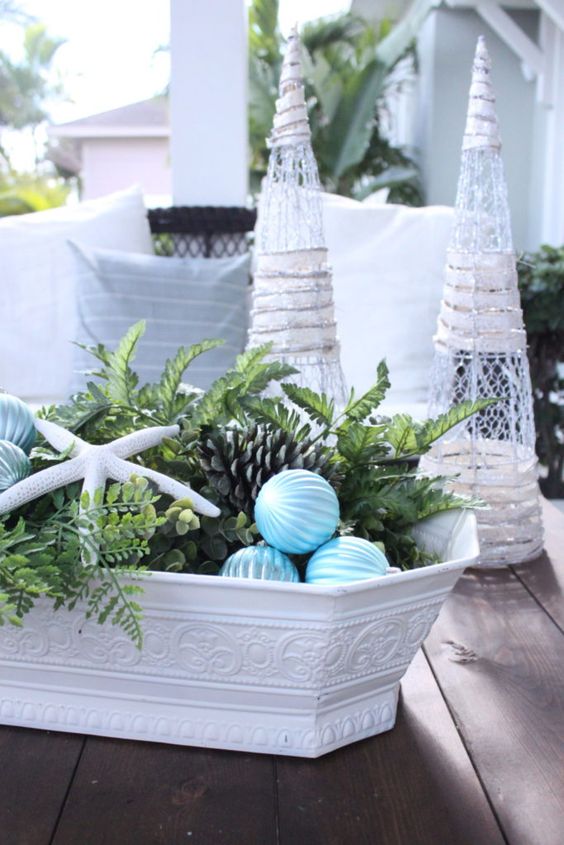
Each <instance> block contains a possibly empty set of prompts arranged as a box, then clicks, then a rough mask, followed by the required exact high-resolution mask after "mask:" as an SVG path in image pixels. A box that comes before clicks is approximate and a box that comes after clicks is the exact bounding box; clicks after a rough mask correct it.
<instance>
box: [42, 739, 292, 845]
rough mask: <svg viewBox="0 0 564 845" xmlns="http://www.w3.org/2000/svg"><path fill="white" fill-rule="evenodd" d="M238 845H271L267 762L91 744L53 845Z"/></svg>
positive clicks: (269, 768) (169, 748) (217, 754)
mask: <svg viewBox="0 0 564 845" xmlns="http://www.w3.org/2000/svg"><path fill="white" fill-rule="evenodd" d="M242 831H244V835H242ZM243 841H244V842H247V843H257V845H258V843H260V845H270V843H274V842H275V841H276V826H275V813H274V769H273V762H272V759H271V758H269V757H262V756H258V755H251V754H239V753H235V752H228V751H207V750H203V749H198V748H179V747H175V746H172V745H158V744H154V743H141V742H125V741H122V740H113V739H101V738H98V737H96V738H93V737H90V738H89V739H88V740H87V743H86V747H85V750H84V753H83V755H82V758H81V761H80V765H79V767H78V770H77V773H76V777H75V780H74V781H73V785H72V788H71V790H70V792H69V795H68V799H67V802H66V805H65V808H64V810H63V813H62V816H61V820H60V823H59V826H58V828H57V831H56V834H55V836H54V838H53V845H77V843H80V845H116V843H120V845H122V843H123V845H125V843H135V845H149V843H150V845H176V843H182V845H186V843H187V842H188V843H189V842H193V843H205V845H207V843H210V844H211V843H215V842H221V843H222V845H240V843H241V842H243Z"/></svg>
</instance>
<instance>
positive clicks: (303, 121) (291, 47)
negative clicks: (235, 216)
mask: <svg viewBox="0 0 564 845" xmlns="http://www.w3.org/2000/svg"><path fill="white" fill-rule="evenodd" d="M268 144H269V146H270V148H271V153H270V160H269V165H268V172H267V175H266V177H265V180H264V183H263V188H262V195H261V201H260V207H259V219H258V225H257V242H256V252H257V266H256V271H255V276H254V288H253V307H252V311H251V326H250V330H249V342H248V346H249V347H255V346H259V345H261V344H263V343H267V342H271V343H272V344H273V346H272V356H273V357H275V358H276V359H278V360H282V361H285V362H287V363H289V364H291V365H292V366H295V367H296V368H297V369H299V371H300V373H299V375H297V376H294V377H293V379H292V380H293V381H294V382H296V383H297V384H301V385H304V386H307V387H310V388H312V389H313V390H316V391H318V392H323V393H326V394H328V395H329V396H331V397H333V398H334V399H335V400H336V402H337V404H338V405H339V404H340V405H343V404H344V403H345V402H346V398H347V397H346V387H345V381H344V377H343V372H342V368H341V361H340V347H339V342H338V339H337V328H336V322H335V315H334V304H333V282H332V275H331V269H330V267H329V265H328V263H327V249H326V246H325V238H324V234H323V219H322V205H321V187H320V183H319V174H318V170H317V163H316V161H315V157H314V155H313V150H312V147H311V133H310V128H309V122H308V116H307V106H306V102H305V96H304V84H303V78H302V69H301V59H300V42H299V38H298V35H297V33H296V31H295V30H294V31H292V33H291V35H290V37H289V39H288V46H287V49H286V55H285V57H284V62H283V65H282V72H281V77H280V97H279V99H278V100H277V101H276V114H275V116H274V125H273V129H272V133H271V136H270V138H269V139H268Z"/></svg>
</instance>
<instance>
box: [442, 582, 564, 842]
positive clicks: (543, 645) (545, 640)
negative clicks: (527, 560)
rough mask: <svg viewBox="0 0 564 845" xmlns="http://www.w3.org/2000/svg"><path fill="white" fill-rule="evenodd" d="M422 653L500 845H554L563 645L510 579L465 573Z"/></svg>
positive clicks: (562, 795)
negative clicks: (489, 808)
mask: <svg viewBox="0 0 564 845" xmlns="http://www.w3.org/2000/svg"><path fill="white" fill-rule="evenodd" d="M425 647H426V651H427V654H428V656H429V659H430V661H431V665H432V667H433V670H434V672H435V675H436V677H437V679H438V681H439V684H440V686H441V688H442V691H443V693H444V695H445V696H446V699H447V701H448V703H449V706H450V708H451V712H452V713H453V714H454V717H455V720H456V723H457V725H458V728H459V731H460V733H461V735H462V737H463V739H464V741H465V744H466V746H467V748H469V749H470V753H471V756H472V759H473V762H474V765H475V766H476V767H477V769H478V771H479V773H480V777H481V780H482V783H483V784H484V787H485V789H486V791H487V793H488V795H489V798H490V801H491V803H492V805H493V807H494V809H495V811H496V814H497V816H498V819H499V820H500V823H501V825H502V828H503V830H504V833H505V835H506V837H507V839H508V841H509V842H510V843H511V845H561V843H562V842H563V841H564V636H563V635H562V634H561V632H560V631H559V630H558V628H557V627H556V626H555V625H554V623H553V622H552V620H551V619H550V618H549V617H548V616H547V615H546V614H545V613H544V612H543V611H542V610H541V609H540V608H539V606H538V604H537V603H536V601H535V600H534V599H533V598H532V596H531V595H530V594H529V593H528V592H527V590H526V589H525V588H524V586H523V585H522V584H521V583H520V582H519V580H518V579H517V578H516V577H515V575H514V574H513V573H512V572H511V571H510V570H507V569H506V570H503V569H502V570H497V571H496V570H493V571H489V572H484V571H482V572H479V571H477V570H474V571H473V572H472V571H470V572H468V573H466V574H465V575H464V576H463V577H462V578H461V579H460V581H459V582H458V584H457V586H456V588H455V591H454V592H453V593H452V594H451V596H450V597H449V599H448V601H447V602H446V604H445V605H444V607H443V610H442V612H441V614H440V616H439V619H438V620H437V622H436V623H435V626H434V628H433V630H432V631H431V634H430V635H429V637H428V639H427V642H426V646H425Z"/></svg>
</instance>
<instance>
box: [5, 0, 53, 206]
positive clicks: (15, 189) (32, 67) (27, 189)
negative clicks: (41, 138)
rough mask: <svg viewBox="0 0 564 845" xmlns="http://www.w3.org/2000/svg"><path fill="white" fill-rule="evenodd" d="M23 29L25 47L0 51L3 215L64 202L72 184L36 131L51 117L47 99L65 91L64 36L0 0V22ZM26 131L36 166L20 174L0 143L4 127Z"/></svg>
mask: <svg viewBox="0 0 564 845" xmlns="http://www.w3.org/2000/svg"><path fill="white" fill-rule="evenodd" d="M8 24H9V25H11V26H12V27H13V26H14V25H15V26H17V27H18V28H19V30H20V32H21V50H20V55H19V57H18V58H14V56H13V55H12V54H11V53H8V52H7V51H6V50H0V216H6V215H11V214H25V213H27V212H30V211H42V210H44V209H46V208H52V207H53V206H58V205H63V204H64V203H65V201H66V198H67V196H68V193H69V186H68V183H67V182H65V181H64V180H63V179H61V178H58V177H57V175H56V173H55V172H54V171H53V168H52V166H51V165H49V164H47V163H45V162H44V161H43V151H42V144H41V143H40V142H38V141H37V138H36V130H37V128H38V127H39V126H40V125H41V124H42V123H43V122H44V121H45V120H46V119H47V117H48V104H49V102H50V101H51V100H53V99H54V98H56V97H59V96H61V95H62V90H63V89H62V85H61V82H60V80H59V79H58V78H57V76H56V74H55V73H54V71H53V60H54V58H55V55H56V53H57V51H58V50H59V48H60V47H61V45H62V44H63V43H64V40H63V39H60V38H53V37H52V36H50V35H49V34H48V32H47V30H46V27H45V25H44V24H42V23H39V22H37V21H33V20H31V19H30V18H29V17H28V16H26V15H25V14H24V12H23V11H22V10H21V9H20V7H19V6H18V5H17V3H14V2H12V0H2V2H0V25H3V26H6V25H8ZM3 128H4V130H7V129H9V130H11V131H14V130H15V131H20V132H21V131H25V132H27V133H28V135H30V137H32V138H34V142H35V147H36V165H37V171H36V172H35V173H34V174H27V173H18V172H16V171H15V170H14V168H13V167H12V164H11V161H10V157H9V155H8V153H7V151H6V149H5V145H2V135H1V132H2V129H3Z"/></svg>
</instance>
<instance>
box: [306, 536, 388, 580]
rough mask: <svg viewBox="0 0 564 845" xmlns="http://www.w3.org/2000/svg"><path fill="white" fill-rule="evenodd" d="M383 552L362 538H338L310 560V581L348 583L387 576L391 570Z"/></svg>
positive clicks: (308, 566)
mask: <svg viewBox="0 0 564 845" xmlns="http://www.w3.org/2000/svg"><path fill="white" fill-rule="evenodd" d="M389 568H390V567H389V563H388V561H387V560H386V555H385V554H384V552H382V551H380V549H379V548H378V546H375V545H374V543H370V542H369V541H368V540H363V539H362V538H361V537H335V539H334V540H330V541H329V543H325V545H324V546H321V548H320V549H318V550H317V551H316V552H315V554H314V555H312V556H311V558H310V559H309V561H308V564H307V568H306V573H305V580H306V583H307V584H326V585H332V584H348V583H350V582H351V581H364V580H366V579H367V578H377V577H378V576H380V575H385V574H386V573H387V571H388V569H389Z"/></svg>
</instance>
